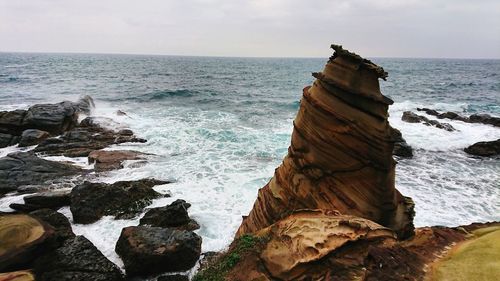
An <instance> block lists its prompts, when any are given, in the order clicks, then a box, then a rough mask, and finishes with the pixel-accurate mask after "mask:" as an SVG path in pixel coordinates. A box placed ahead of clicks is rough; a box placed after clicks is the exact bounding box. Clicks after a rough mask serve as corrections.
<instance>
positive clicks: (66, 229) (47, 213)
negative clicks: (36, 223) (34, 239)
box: [29, 209, 75, 241]
mask: <svg viewBox="0 0 500 281" xmlns="http://www.w3.org/2000/svg"><path fill="white" fill-rule="evenodd" d="M29 214H30V215H31V216H33V217H35V218H37V219H39V220H41V221H43V222H45V223H47V224H49V225H50V226H52V228H53V229H54V231H55V236H56V239H57V240H58V241H64V240H66V239H68V238H73V237H75V234H74V233H73V229H72V228H71V224H70V222H69V220H68V218H67V217H66V216H64V215H63V214H61V213H59V212H56V211H54V210H52V209H40V210H36V211H33V212H30V213H29Z"/></svg>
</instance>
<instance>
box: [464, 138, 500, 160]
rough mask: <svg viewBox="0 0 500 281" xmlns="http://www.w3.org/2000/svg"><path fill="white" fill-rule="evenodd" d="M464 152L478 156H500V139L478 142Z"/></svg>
mask: <svg viewBox="0 0 500 281" xmlns="http://www.w3.org/2000/svg"><path fill="white" fill-rule="evenodd" d="M464 151H465V152H467V153H469V154H472V155H476V156H496V155H500V139H498V140H494V141H481V142H477V143H475V144H473V145H471V146H469V147H466V148H465V149H464Z"/></svg>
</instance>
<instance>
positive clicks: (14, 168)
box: [0, 152, 84, 195]
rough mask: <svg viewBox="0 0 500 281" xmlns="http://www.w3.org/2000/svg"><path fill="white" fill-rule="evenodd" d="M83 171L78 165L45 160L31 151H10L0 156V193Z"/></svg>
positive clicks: (59, 178)
mask: <svg viewBox="0 0 500 281" xmlns="http://www.w3.org/2000/svg"><path fill="white" fill-rule="evenodd" d="M83 172H84V171H83V170H82V169H81V168H79V167H76V166H73V165H70V164H64V163H60V162H56V161H49V160H45V159H42V158H40V157H38V156H36V155H35V154H34V153H33V152H15V153H11V154H8V155H7V156H5V157H2V158H0V195H3V194H5V193H7V192H11V191H15V190H16V189H17V188H19V187H21V186H24V185H33V186H34V185H40V184H43V183H44V182H47V181H53V180H61V178H64V177H67V176H71V175H77V174H81V173H83Z"/></svg>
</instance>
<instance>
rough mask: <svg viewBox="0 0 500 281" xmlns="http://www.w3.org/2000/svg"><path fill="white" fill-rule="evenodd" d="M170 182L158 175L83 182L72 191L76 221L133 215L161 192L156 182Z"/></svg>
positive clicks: (85, 221) (72, 206)
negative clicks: (154, 177)
mask: <svg viewBox="0 0 500 281" xmlns="http://www.w3.org/2000/svg"><path fill="white" fill-rule="evenodd" d="M165 183H169V182H167V181H159V180H155V179H142V180H137V181H119V182H115V183H113V184H106V183H92V182H84V183H83V184H80V185H78V186H76V187H75V188H73V190H72V191H71V195H70V197H71V206H70V209H71V213H72V214H73V220H74V222H75V223H92V222H95V221H97V220H98V219H100V218H101V217H102V216H115V217H116V218H132V217H134V216H135V215H137V214H138V213H139V212H140V211H142V209H143V208H144V207H146V206H147V205H149V204H151V200H152V199H154V198H157V197H160V196H162V195H161V194H160V193H158V192H156V191H154V190H153V186H155V185H159V184H165Z"/></svg>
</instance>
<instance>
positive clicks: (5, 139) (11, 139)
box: [0, 133, 21, 148]
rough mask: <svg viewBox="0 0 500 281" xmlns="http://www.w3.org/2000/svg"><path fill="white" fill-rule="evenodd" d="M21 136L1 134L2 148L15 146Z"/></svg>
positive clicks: (0, 145)
mask: <svg viewBox="0 0 500 281" xmlns="http://www.w3.org/2000/svg"><path fill="white" fill-rule="evenodd" d="M20 138H21V137H20V136H14V135H11V134H4V133H0V148H2V147H7V146H11V145H14V144H16V143H18V142H19V139H20Z"/></svg>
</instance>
